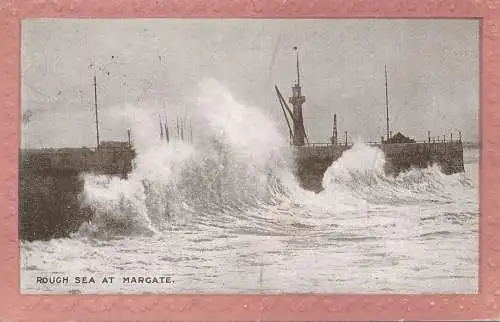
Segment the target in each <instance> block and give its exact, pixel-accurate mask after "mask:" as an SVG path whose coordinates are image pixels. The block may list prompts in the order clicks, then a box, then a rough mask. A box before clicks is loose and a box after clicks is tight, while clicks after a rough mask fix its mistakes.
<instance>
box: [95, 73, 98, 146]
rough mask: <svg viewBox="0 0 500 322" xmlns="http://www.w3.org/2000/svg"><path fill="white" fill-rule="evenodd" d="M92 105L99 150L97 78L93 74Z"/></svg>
mask: <svg viewBox="0 0 500 322" xmlns="http://www.w3.org/2000/svg"><path fill="white" fill-rule="evenodd" d="M94 106H95V129H96V134H97V150H99V114H98V112H97V79H96V76H95V75H94Z"/></svg>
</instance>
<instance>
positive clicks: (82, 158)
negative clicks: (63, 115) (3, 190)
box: [19, 148, 135, 240]
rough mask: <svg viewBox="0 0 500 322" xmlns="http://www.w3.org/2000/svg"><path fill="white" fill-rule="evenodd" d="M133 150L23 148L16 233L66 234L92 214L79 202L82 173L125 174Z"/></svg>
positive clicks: (35, 237)
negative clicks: (17, 229) (17, 230)
mask: <svg viewBox="0 0 500 322" xmlns="http://www.w3.org/2000/svg"><path fill="white" fill-rule="evenodd" d="M134 156H135V153H134V152H133V151H132V150H130V149H128V150H117V149H114V150H111V149H103V150H100V151H99V152H95V151H92V150H89V149H86V148H79V149H59V150H48V149H44V150H23V151H21V152H20V169H19V234H20V238H21V239H22V240H48V239H51V238H57V237H68V236H69V235H70V234H71V233H73V232H76V231H77V230H78V228H79V227H80V225H81V224H82V223H83V222H85V221H88V220H90V219H91V218H92V212H91V210H90V209H87V208H84V207H82V206H81V202H80V201H81V200H80V196H81V192H82V189H83V179H82V175H83V174H84V173H89V172H90V173H97V174H107V175H116V176H122V177H123V176H126V175H127V173H129V172H130V170H131V168H132V160H133V158H134Z"/></svg>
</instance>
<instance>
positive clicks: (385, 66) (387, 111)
mask: <svg viewBox="0 0 500 322" xmlns="http://www.w3.org/2000/svg"><path fill="white" fill-rule="evenodd" d="M384 69H385V113H386V121H387V139H386V141H387V142H389V134H390V133H389V95H388V93H387V65H384Z"/></svg>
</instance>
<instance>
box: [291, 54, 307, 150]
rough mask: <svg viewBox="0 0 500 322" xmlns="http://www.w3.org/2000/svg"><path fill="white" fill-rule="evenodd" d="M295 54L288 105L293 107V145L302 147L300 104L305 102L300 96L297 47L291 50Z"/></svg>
mask: <svg viewBox="0 0 500 322" xmlns="http://www.w3.org/2000/svg"><path fill="white" fill-rule="evenodd" d="M293 49H294V50H295V51H296V53H297V83H296V84H295V85H293V86H292V97H290V98H289V100H288V101H289V102H290V104H292V106H293V145H295V146H302V145H304V144H305V134H306V131H305V129H304V118H303V116H302V104H304V102H305V101H306V98H305V96H302V89H301V87H300V66H299V52H298V50H297V47H294V48H293Z"/></svg>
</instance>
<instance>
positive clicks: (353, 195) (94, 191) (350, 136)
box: [19, 19, 480, 294]
mask: <svg viewBox="0 0 500 322" xmlns="http://www.w3.org/2000/svg"><path fill="white" fill-rule="evenodd" d="M21 49H22V60H21V62H22V69H21V71H22V77H21V84H22V92H21V94H22V95H21V104H22V106H21V108H22V129H21V139H22V140H21V154H20V155H21V163H20V191H19V193H20V198H19V201H20V212H19V214H20V217H19V219H20V221H19V222H20V234H21V240H22V242H21V290H22V292H23V293H27V294H28V293H29V294H42V293H56V294H62V293H89V294H98V293H99V294H100V293H106V294H116V293H139V294H140V293H144V292H154V293H166V294H168V293H186V292H187V293H258V294H260V293H270V294H279V293H309V292H314V293H339V292H340V293H413V294H420V293H475V292H477V289H478V268H479V264H478V250H479V248H478V237H479V235H478V216H479V202H478V191H479V190H478V187H479V186H478V183H479V182H478V173H479V172H478V162H479V146H480V144H479V142H480V140H479V128H478V124H479V123H478V115H479V21H478V20H475V19H463V20H461V19H452V20H451V19H450V20H447V19H422V20H419V19H412V20H408V19H351V20H342V19H335V20H333V19H321V20H311V19H292V20H290V19H287V20H283V19H269V20H260V19H247V20H243V19H229V20H224V19H210V20H207V19H205V20H204V19H116V20H106V19H97V20H96V19H78V20H75V19H63V20H61V19H35V20H25V21H23V24H22V47H21Z"/></svg>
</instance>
